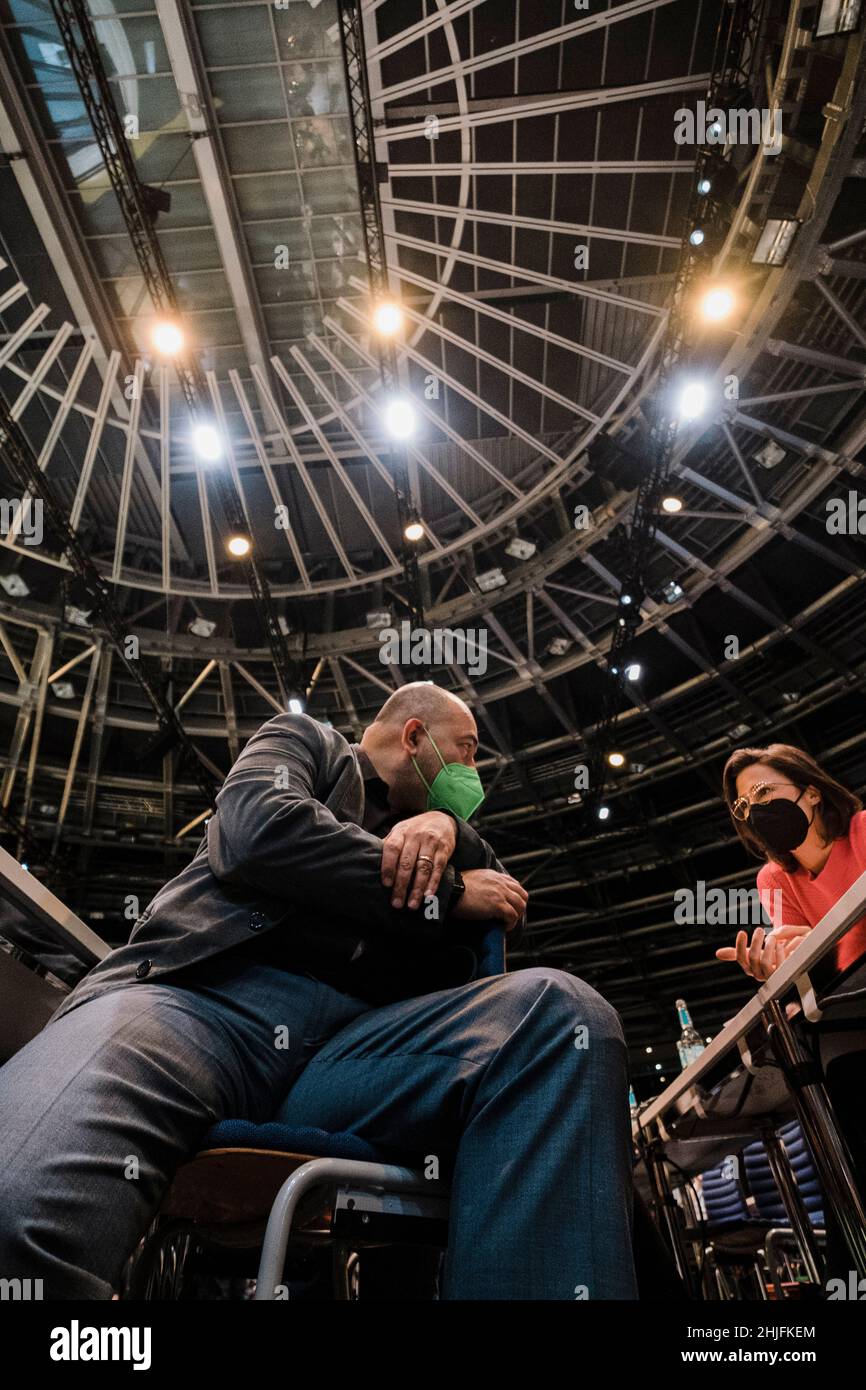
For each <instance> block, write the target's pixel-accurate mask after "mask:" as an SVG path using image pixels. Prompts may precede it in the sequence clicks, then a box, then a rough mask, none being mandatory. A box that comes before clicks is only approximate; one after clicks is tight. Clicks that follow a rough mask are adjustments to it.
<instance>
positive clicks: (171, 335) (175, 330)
mask: <svg viewBox="0 0 866 1390" xmlns="http://www.w3.org/2000/svg"><path fill="white" fill-rule="evenodd" d="M150 341H151V344H152V345H153V348H154V350H155V351H156V352H158V353H159V355H160V356H161V357H177V355H178V353H180V352H182V351H183V345H184V335H183V329H182V328H181V327H180V325H179V324H176V323H173V322H172V320H171V319H160V320H159V322H158V323H156V324H154V326H153V329H152V330H151V334H150Z"/></svg>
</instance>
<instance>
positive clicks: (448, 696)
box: [374, 681, 474, 726]
mask: <svg viewBox="0 0 866 1390" xmlns="http://www.w3.org/2000/svg"><path fill="white" fill-rule="evenodd" d="M458 711H459V712H460V713H461V714H463V715H469V718H470V719H471V718H472V711H471V710H470V708H469V706H468V705H467V703H466V701H465V700H461V699H460V696H459V695H452V693H451V691H450V690H443V689H442V688H441V686H438V685H433V683H432V681H411V682H410V683H409V685H401V687H400V689H399V690H395V691H394V694H393V695H389V696H388V699H387V700H386V701H385V703H384V705H383V706H382V708H381V709H380V710H379V713H378V714H377V715H376V718H375V720H374V723H376V724H394V723H399V724H400V725H401V726H402V725H403V724H405V723H406V720H407V719H420V720H422V721H423V722H424V723H425V724H431V723H438V722H439V721H440V720H442V719H449V718H451V717H452V716H454V715H455V714H456V713H457V712H458ZM473 722H474V721H473Z"/></svg>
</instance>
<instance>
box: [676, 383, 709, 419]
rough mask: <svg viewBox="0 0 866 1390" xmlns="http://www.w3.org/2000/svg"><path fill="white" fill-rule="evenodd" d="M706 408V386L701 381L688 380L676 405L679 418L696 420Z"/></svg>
mask: <svg viewBox="0 0 866 1390" xmlns="http://www.w3.org/2000/svg"><path fill="white" fill-rule="evenodd" d="M706 408H707V388H706V386H704V384H703V382H701V381H688V382H686V384H685V386H684V387H683V388H682V390H681V392H680V396H679V402H678V405H677V414H678V415H679V417H680V419H681V420H697V418H698V416H699V415H703V413H704V411H705V410H706Z"/></svg>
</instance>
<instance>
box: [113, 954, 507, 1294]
mask: <svg viewBox="0 0 866 1390" xmlns="http://www.w3.org/2000/svg"><path fill="white" fill-rule="evenodd" d="M504 939H505V938H504V932H503V931H502V929H501V928H500V927H491V928H489V929H488V930H487V931H486V932H485V933H484V934H483V935H482V936H481V939H480V941H479V942H478V946H477V948H476V957H477V966H476V969H475V971H474V973H473V975H472V978H473V979H483V978H485V977H486V976H489V975H501V974H503V973H504V971H505V949H504ZM421 1162H422V1155H420V1154H417V1155H411V1154H405V1153H398V1152H396V1151H393V1150H385V1149H381V1148H378V1147H374V1146H373V1145H372V1144H370V1143H368V1142H367V1141H366V1140H365V1139H363V1138H361V1137H360V1136H359V1135H357V1134H353V1133H351V1132H342V1133H330V1132H328V1131H326V1130H322V1129H316V1128H313V1127H311V1126H301V1127H298V1126H292V1125H286V1124H282V1123H279V1122H277V1121H269V1122H267V1123H265V1124H253V1123H252V1122H250V1121H249V1120H240V1119H228V1120H222V1121H220V1123H219V1124H216V1125H214V1126H213V1128H212V1129H211V1130H210V1131H209V1132H208V1133H207V1134H206V1135H205V1138H204V1141H203V1143H202V1147H201V1149H200V1150H199V1152H198V1153H197V1154H196V1155H195V1156H194V1157H193V1158H192V1159H190V1160H189V1161H188V1162H187V1163H185V1164H183V1165H182V1166H181V1167H180V1168H179V1169H178V1171H177V1173H176V1174H175V1177H174V1181H173V1182H172V1185H171V1187H170V1188H169V1190H168V1192H167V1193H166V1195H165V1197H164V1199H163V1202H162V1204H161V1206H160V1210H159V1213H158V1214H157V1217H156V1220H155V1221H154V1223H153V1224H152V1226H151V1228H150V1230H149V1232H148V1233H147V1235H146V1236H145V1238H144V1239H143V1240H142V1241H141V1243H140V1244H139V1247H138V1249H137V1250H136V1252H135V1253H134V1255H133V1256H132V1258H131V1260H130V1261H129V1263H128V1265H127V1268H126V1270H125V1272H124V1280H123V1294H124V1296H125V1297H133V1298H178V1297H180V1296H181V1293H182V1289H183V1285H184V1278H185V1276H186V1274H187V1273H188V1270H189V1268H190V1267H191V1263H192V1262H191V1258H190V1257H191V1255H192V1252H193V1250H194V1248H195V1247H196V1246H198V1247H199V1248H204V1249H207V1250H208V1251H209V1252H210V1253H211V1254H213V1253H214V1251H216V1252H218V1253H219V1252H222V1253H224V1254H231V1252H238V1251H249V1250H251V1249H255V1248H258V1247H259V1246H261V1251H260V1258H259V1265H258V1276H257V1279H256V1291H255V1298H256V1299H265V1300H267V1299H280V1298H285V1297H287V1296H290V1295H289V1284H288V1283H286V1282H284V1265H285V1259H286V1251H287V1247H288V1244H289V1241H290V1240H293V1239H294V1238H296V1237H297V1239H298V1240H299V1241H300V1242H302V1243H304V1244H307V1245H316V1244H322V1243H323V1242H329V1243H331V1245H332V1247H333V1251H332V1253H333V1256H334V1259H333V1271H334V1297H335V1298H338V1299H339V1298H346V1299H348V1298H351V1297H352V1292H351V1288H350V1284H351V1274H350V1270H351V1259H352V1252H353V1251H354V1250H355V1249H356V1248H357V1247H358V1246H362V1245H364V1244H367V1245H370V1244H378V1245H382V1244H388V1243H395V1242H397V1243H401V1244H403V1243H405V1244H415V1243H417V1244H423V1245H429V1246H436V1245H439V1246H442V1247H444V1246H445V1245H446V1244H447V1238H448V1201H449V1191H448V1186H449V1184H448V1179H449V1176H450V1174H449V1173H448V1172H447V1171H446V1172H445V1173H443V1174H442V1175H441V1176H440V1177H438V1178H436V1179H431V1178H427V1177H425V1175H424V1173H423V1171H422V1170H421V1166H420V1165H421ZM262 1227H264V1232H263V1234H262Z"/></svg>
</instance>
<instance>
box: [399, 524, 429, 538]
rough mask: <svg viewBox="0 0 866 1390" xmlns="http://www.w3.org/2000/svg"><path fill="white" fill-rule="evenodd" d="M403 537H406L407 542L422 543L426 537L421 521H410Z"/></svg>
mask: <svg viewBox="0 0 866 1390" xmlns="http://www.w3.org/2000/svg"><path fill="white" fill-rule="evenodd" d="M403 535H404V536H405V537H406V539H407V541H420V540H421V538H422V536H423V535H424V527H423V526H422V525H421V522H420V521H410V522H409V525H408V526H407V527H406V529H405V530H404V532H403Z"/></svg>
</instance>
